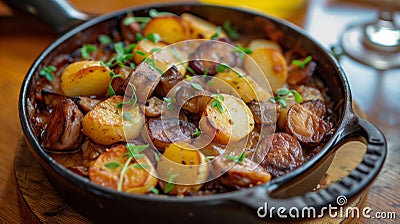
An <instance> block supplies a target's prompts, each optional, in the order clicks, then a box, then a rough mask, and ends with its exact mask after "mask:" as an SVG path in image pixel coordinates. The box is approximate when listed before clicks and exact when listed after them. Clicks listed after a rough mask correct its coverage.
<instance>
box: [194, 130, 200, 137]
mask: <svg viewBox="0 0 400 224" xmlns="http://www.w3.org/2000/svg"><path fill="white" fill-rule="evenodd" d="M200 135H201V131H200V130H199V129H198V128H196V131H195V132H194V133H193V134H192V136H193V137H200Z"/></svg>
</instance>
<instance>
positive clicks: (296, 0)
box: [200, 0, 307, 19]
mask: <svg viewBox="0 0 400 224" xmlns="http://www.w3.org/2000/svg"><path fill="white" fill-rule="evenodd" d="M200 1H201V2H202V3H209V4H216V5H226V6H233V7H240V8H247V9H250V10H257V11H260V12H262V13H266V14H269V15H272V16H276V17H280V18H285V19H287V18H291V17H293V16H295V15H296V14H297V13H301V12H302V11H304V8H305V6H306V4H307V0H257V1H243V0H229V1H226V0H200Z"/></svg>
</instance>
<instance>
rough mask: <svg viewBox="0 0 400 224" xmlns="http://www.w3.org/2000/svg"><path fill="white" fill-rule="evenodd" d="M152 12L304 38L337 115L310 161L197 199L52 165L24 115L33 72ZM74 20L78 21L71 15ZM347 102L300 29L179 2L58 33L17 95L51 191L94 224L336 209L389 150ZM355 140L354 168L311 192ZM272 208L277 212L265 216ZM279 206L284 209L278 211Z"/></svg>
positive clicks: (326, 59) (337, 75)
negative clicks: (148, 191)
mask: <svg viewBox="0 0 400 224" xmlns="http://www.w3.org/2000/svg"><path fill="white" fill-rule="evenodd" d="M39 2H40V1H39ZM54 2H56V1H54ZM55 4H58V3H55ZM61 8H62V7H61ZM150 8H155V9H157V10H158V11H169V12H173V13H176V14H181V13H183V12H189V13H192V14H194V15H197V16H200V17H203V18H206V19H209V20H210V21H212V22H214V23H216V24H222V23H223V22H224V21H225V20H231V21H232V23H233V24H235V26H238V27H239V31H240V32H241V33H243V34H246V33H253V34H257V35H258V36H259V37H260V36H261V37H262V36H263V35H264V33H265V31H264V30H263V28H264V27H265V25H266V24H269V25H272V26H275V27H276V28H278V29H280V30H282V31H283V32H284V34H285V36H286V37H287V39H286V40H285V44H286V45H287V46H293V45H294V44H295V42H296V40H298V39H300V40H302V43H303V44H302V46H301V47H302V48H303V49H306V50H307V52H308V54H309V55H312V57H313V59H316V61H317V63H318V69H319V70H318V71H316V73H317V74H320V79H321V80H322V81H323V82H324V84H325V86H326V87H328V89H329V91H328V92H329V95H330V97H331V98H332V100H333V101H334V104H335V107H334V108H335V111H334V112H335V113H336V114H337V115H338V122H337V124H336V126H335V129H336V131H335V133H334V134H333V136H332V138H331V139H330V140H329V141H328V142H327V144H326V145H325V146H324V147H323V149H322V150H321V152H320V153H318V154H317V155H316V156H315V157H313V158H312V159H311V160H310V161H308V162H307V163H305V164H304V165H302V166H301V167H299V168H298V169H296V170H295V171H293V172H290V173H288V174H286V175H284V176H282V177H279V178H276V179H274V180H272V181H271V182H269V183H267V184H265V185H261V186H257V187H253V188H248V189H243V190H239V191H233V192H229V193H224V194H215V195H209V196H199V197H185V198H178V197H173V196H163V197H159V196H150V195H136V194H128V193H124V192H117V191H115V190H112V189H108V188H105V187H101V186H99V185H96V184H93V183H91V182H90V181H89V180H88V179H86V178H83V177H81V176H79V175H76V174H74V173H73V172H71V171H69V170H68V169H66V168H64V167H63V166H62V165H60V164H58V163H56V162H55V161H54V160H53V159H52V158H51V157H50V156H49V155H48V154H47V153H46V152H45V151H44V150H43V148H42V147H41V145H40V142H39V141H38V139H37V138H36V137H35V134H34V132H33V130H32V126H31V124H30V114H29V111H30V108H31V102H32V99H33V97H32V92H33V91H31V90H32V89H34V88H35V79H36V77H37V76H38V68H39V67H40V66H41V65H43V64H48V63H49V62H50V61H51V60H52V58H53V57H54V56H55V55H57V54H60V53H63V52H64V53H66V52H71V51H72V49H76V48H78V47H80V46H81V45H82V44H83V43H87V42H91V41H92V42H94V41H95V40H96V38H97V36H98V34H100V33H104V32H105V31H107V30H109V28H110V27H111V26H115V25H116V24H117V21H118V20H119V19H121V18H122V16H123V15H124V14H126V12H131V11H132V12H133V13H134V14H135V15H136V16H146V15H147V13H148V10H149V9H150ZM58 13H59V16H60V17H65V18H67V20H66V21H68V19H71V18H72V17H73V16H71V15H68V14H65V13H63V10H61V12H58ZM73 19H74V20H75V21H76V18H73ZM78 37H79V38H78ZM351 102H352V99H351V93H350V89H349V83H348V81H347V78H346V76H345V74H344V73H343V71H342V69H341V68H340V66H339V64H338V63H337V61H336V60H335V59H334V58H333V57H332V56H331V55H330V54H329V53H328V51H327V50H325V49H324V48H322V47H321V45H319V44H318V43H317V42H316V41H315V40H314V39H313V38H311V37H309V36H308V35H307V34H306V33H305V32H304V31H302V30H300V29H299V28H297V27H295V26H293V25H291V24H289V23H287V22H285V21H282V20H279V19H275V18H270V17H268V16H265V15H262V14H258V13H254V12H249V11H246V10H241V9H234V8H228V7H220V6H212V5H204V4H198V3H196V4H194V3H190V4H189V3H184V4H183V3H181V4H163V5H152V6H143V7H137V8H131V9H126V10H122V11H119V12H115V13H112V14H108V15H105V16H101V17H98V18H95V19H92V20H90V21H88V22H86V23H84V24H82V25H80V26H78V27H76V28H74V29H72V30H71V31H69V32H67V33H66V34H64V35H63V36H62V37H60V38H59V39H58V40H56V41H55V42H54V43H52V44H51V45H50V46H49V47H48V48H47V49H46V50H44V52H43V53H42V54H41V55H40V56H39V58H38V59H37V60H36V61H35V62H34V63H33V65H32V67H31V68H30V70H29V72H28V74H27V75H26V77H25V79H24V81H23V83H22V87H21V92H20V98H19V115H20V122H21V125H22V129H23V131H24V134H25V137H26V139H27V141H28V143H29V145H30V148H31V151H32V152H33V154H34V156H35V157H36V159H37V160H38V161H39V163H40V165H41V166H42V168H43V170H44V172H45V174H46V175H47V177H48V179H49V181H50V183H51V184H52V185H53V187H54V189H55V190H56V191H57V192H58V193H59V194H60V195H61V196H62V197H63V198H64V199H65V201H66V202H68V203H69V204H70V205H71V206H72V207H74V208H75V209H76V210H77V211H78V212H80V213H82V214H83V215H85V216H87V217H88V218H89V219H91V220H93V221H95V222H111V221H113V222H115V221H123V220H129V221H130V222H138V223H155V222H159V221H167V222H172V221H173V222H175V223H204V222H213V223H214V222H215V223H217V222H223V223H225V222H230V223H253V222H259V221H260V218H258V215H257V213H259V214H260V215H266V217H265V219H271V217H272V218H279V217H282V216H279V214H281V215H283V216H285V215H287V216H288V217H289V218H290V215H289V211H293V210H294V209H296V208H297V209H298V210H299V211H300V214H301V211H302V209H303V208H310V207H312V208H314V209H315V210H316V211H317V213H316V214H320V213H319V211H320V210H321V209H322V208H323V207H327V206H328V205H331V206H337V205H338V202H337V198H338V197H339V196H345V197H346V198H347V199H348V200H349V201H350V200H351V199H354V198H355V197H356V196H357V195H358V194H360V193H361V192H362V191H364V190H367V187H368V186H369V185H370V184H371V183H372V181H373V180H374V178H375V177H376V176H377V175H378V173H379V171H380V169H381V168H382V166H383V163H384V160H385V156H386V150H387V146H386V140H385V137H384V136H383V135H382V133H381V132H380V131H379V130H378V129H377V128H376V127H375V126H374V125H372V124H370V123H369V122H367V121H365V120H363V119H361V118H359V117H358V116H357V115H355V114H354V112H353V110H352V107H351ZM355 139H356V140H360V141H362V142H365V143H366V144H367V151H366V154H365V155H364V158H363V160H362V162H361V163H360V164H359V165H358V166H357V168H355V169H354V170H353V171H352V172H351V173H350V174H349V175H348V176H346V177H344V178H343V179H341V180H340V181H338V182H336V183H334V184H332V185H331V186H330V187H328V188H325V189H320V190H318V191H311V190H312V188H313V187H314V186H315V185H316V184H317V183H318V182H319V181H320V180H321V178H322V177H323V175H324V174H325V172H326V170H327V168H328V167H329V165H330V164H331V161H332V159H333V156H334V155H335V152H336V150H337V149H338V148H339V147H340V146H341V145H343V144H344V143H346V142H348V141H350V140H355ZM340 204H341V203H339V205H340ZM265 206H266V207H267V211H265V209H264V208H265ZM272 207H275V208H276V209H274V210H272V212H270V209H271V208H272ZM281 207H282V209H280V210H278V208H281ZM278 212H279V214H278Z"/></svg>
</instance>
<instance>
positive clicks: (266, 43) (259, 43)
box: [248, 39, 282, 52]
mask: <svg viewBox="0 0 400 224" xmlns="http://www.w3.org/2000/svg"><path fill="white" fill-rule="evenodd" d="M248 48H249V49H250V50H252V51H254V50H256V49H259V48H270V49H275V50H277V51H279V52H282V48H281V46H280V45H279V44H278V43H276V42H275V41H272V40H266V39H254V40H251V41H250V43H249V46H248Z"/></svg>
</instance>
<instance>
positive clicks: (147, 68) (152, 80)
mask: <svg viewBox="0 0 400 224" xmlns="http://www.w3.org/2000/svg"><path fill="white" fill-rule="evenodd" d="M160 78H161V74H160V72H159V71H157V70H156V69H155V68H154V67H153V66H152V65H150V64H149V63H146V62H144V63H141V64H140V65H139V66H138V67H136V70H135V71H133V73H132V77H130V79H129V82H131V84H133V85H134V86H135V88H136V96H137V100H138V102H139V103H145V102H146V100H147V99H148V98H149V96H151V95H152V94H153V91H154V89H155V88H156V87H157V85H158V82H159V81H160ZM129 89H130V88H129ZM131 95H132V93H130V94H129V92H128V91H127V92H126V93H125V96H128V97H129V96H131Z"/></svg>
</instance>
